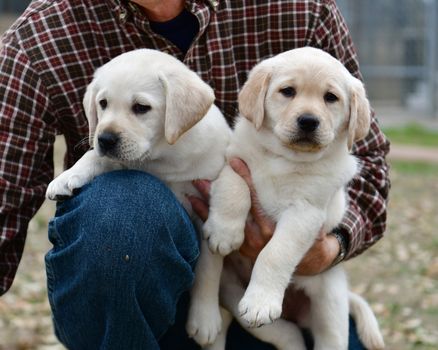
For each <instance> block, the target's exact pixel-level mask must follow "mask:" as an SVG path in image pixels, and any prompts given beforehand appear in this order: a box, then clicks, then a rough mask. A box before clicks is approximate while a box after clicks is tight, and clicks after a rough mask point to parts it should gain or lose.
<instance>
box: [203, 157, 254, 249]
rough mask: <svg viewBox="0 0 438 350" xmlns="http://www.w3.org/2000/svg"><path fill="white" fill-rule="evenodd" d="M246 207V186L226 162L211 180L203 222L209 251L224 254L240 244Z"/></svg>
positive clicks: (249, 203) (247, 200)
mask: <svg viewBox="0 0 438 350" xmlns="http://www.w3.org/2000/svg"><path fill="white" fill-rule="evenodd" d="M250 207H251V198H250V194H249V189H248V186H247V185H246V183H245V181H244V180H243V179H242V178H241V177H240V176H239V175H237V174H236V173H235V172H234V171H233V169H231V167H230V166H229V165H226V166H225V167H224V168H223V169H222V171H221V173H220V175H219V177H218V179H217V180H216V181H214V182H213V184H212V187H211V202H210V213H209V216H208V220H207V221H206V222H205V225H204V238H205V239H207V240H208V244H209V247H210V249H211V250H212V251H213V252H215V253H220V254H221V255H228V254H229V253H230V252H231V251H233V250H236V249H238V248H239V247H240V246H241V245H242V243H243V239H244V228H245V222H246V218H247V216H248V212H249V209H250Z"/></svg>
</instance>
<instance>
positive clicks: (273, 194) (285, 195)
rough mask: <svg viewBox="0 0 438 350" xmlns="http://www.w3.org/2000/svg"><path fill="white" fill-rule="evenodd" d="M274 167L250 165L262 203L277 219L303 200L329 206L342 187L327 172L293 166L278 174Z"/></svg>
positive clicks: (307, 202) (318, 205) (270, 214)
mask: <svg viewBox="0 0 438 350" xmlns="http://www.w3.org/2000/svg"><path fill="white" fill-rule="evenodd" d="M271 166H272V164H269V163H267V164H265V166H264V167H256V168H252V167H251V166H250V168H251V175H252V178H253V183H254V186H255V189H256V191H257V195H258V198H259V201H260V204H261V206H262V208H263V209H264V210H265V212H266V214H268V215H269V216H270V217H271V218H273V219H276V220H278V219H279V217H280V215H281V214H282V213H283V212H284V211H285V210H286V209H288V208H290V207H293V206H298V205H300V204H302V203H306V204H311V205H312V206H315V207H317V208H320V209H326V207H327V205H328V203H329V201H330V199H331V198H332V197H333V195H334V193H335V192H336V191H337V190H338V189H339V186H336V184H335V183H332V181H330V180H329V179H327V178H326V177H325V176H324V175H323V174H312V173H310V174H309V173H305V172H303V169H299V168H298V169H294V168H293V167H292V168H290V169H288V170H289V171H284V172H280V173H276V172H275V171H273V168H271ZM274 168H275V167H274Z"/></svg>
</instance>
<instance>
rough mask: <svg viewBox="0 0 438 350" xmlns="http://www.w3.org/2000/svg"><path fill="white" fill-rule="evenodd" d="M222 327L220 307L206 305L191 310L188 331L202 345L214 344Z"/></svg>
mask: <svg viewBox="0 0 438 350" xmlns="http://www.w3.org/2000/svg"><path fill="white" fill-rule="evenodd" d="M221 329H222V318H221V315H220V311H219V308H208V307H205V308H202V309H201V308H197V310H191V311H190V314H189V318H188V321H187V325H186V331H187V333H188V335H189V336H190V337H191V338H193V339H194V340H195V341H196V342H197V343H198V344H199V345H201V346H202V347H205V346H206V345H209V344H213V343H214V341H215V340H216V337H217V335H218V334H219V332H220V331H221Z"/></svg>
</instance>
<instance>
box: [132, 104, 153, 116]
mask: <svg viewBox="0 0 438 350" xmlns="http://www.w3.org/2000/svg"><path fill="white" fill-rule="evenodd" d="M150 110H151V106H148V105H142V104H140V103H136V104H134V105H133V106H132V111H133V112H134V113H135V114H145V113H147V112H149V111H150Z"/></svg>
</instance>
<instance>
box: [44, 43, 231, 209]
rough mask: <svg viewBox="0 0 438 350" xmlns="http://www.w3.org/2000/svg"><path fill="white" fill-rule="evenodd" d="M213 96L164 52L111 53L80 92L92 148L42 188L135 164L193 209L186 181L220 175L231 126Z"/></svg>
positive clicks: (79, 182)
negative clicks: (85, 89)
mask: <svg viewBox="0 0 438 350" xmlns="http://www.w3.org/2000/svg"><path fill="white" fill-rule="evenodd" d="M213 101H214V93H213V90H212V89H211V88H210V87H209V86H208V85H207V84H206V83H204V82H203V81H202V80H201V79H200V78H199V77H198V75H196V73H194V72H192V71H191V70H190V69H188V68H187V67H186V66H185V65H184V64H183V63H182V62H180V61H178V60H177V59H176V58H174V57H172V56H170V55H168V54H165V53H162V52H159V51H156V50H149V49H140V50H134V51H130V52H127V53H124V54H122V55H120V56H118V57H116V58H114V59H112V60H111V61H110V62H108V63H107V64H105V65H103V66H102V67H100V68H99V69H97V70H96V72H95V74H94V78H93V80H92V82H91V83H90V85H89V86H88V87H87V91H86V94H85V96H84V100H83V105H84V110H85V113H86V116H87V119H88V123H89V128H90V145H91V146H92V147H93V149H91V150H90V151H88V152H87V153H86V154H85V155H84V156H83V157H82V158H81V159H80V160H79V161H78V162H77V163H76V164H75V165H74V166H73V167H72V168H70V169H69V170H67V171H65V172H63V173H62V174H60V175H59V176H58V177H57V178H56V179H55V180H53V181H52V182H51V183H50V184H49V187H48V189H47V192H46V196H47V197H48V198H49V199H56V198H59V197H64V196H67V197H68V196H71V195H72V193H73V190H74V189H75V188H79V187H82V186H83V185H85V184H86V183H88V182H90V181H91V180H92V179H93V178H94V177H96V176H97V175H100V174H102V173H104V172H108V171H111V170H116V169H124V168H125V169H137V170H143V171H147V172H149V173H151V174H152V175H155V176H157V177H158V178H160V179H161V180H162V181H164V182H165V183H166V184H167V185H168V186H170V188H171V189H172V190H173V191H174V192H175V194H176V196H177V198H178V199H179V200H180V201H181V202H182V203H183V205H184V207H185V208H186V209H187V210H190V208H191V207H190V204H189V203H188V201H187V198H186V197H185V195H184V194H194V193H195V192H196V191H195V189H194V188H193V186H192V184H191V181H192V180H194V179H199V178H206V179H211V180H212V179H215V178H216V177H217V175H218V173H219V171H220V170H221V169H222V167H223V165H224V154H225V148H226V146H227V144H228V141H229V137H230V134H231V130H230V128H229V127H228V125H227V123H226V121H225V119H224V117H223V116H222V114H221V112H220V111H219V109H218V108H217V107H215V106H214V104H213Z"/></svg>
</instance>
